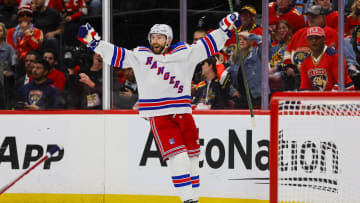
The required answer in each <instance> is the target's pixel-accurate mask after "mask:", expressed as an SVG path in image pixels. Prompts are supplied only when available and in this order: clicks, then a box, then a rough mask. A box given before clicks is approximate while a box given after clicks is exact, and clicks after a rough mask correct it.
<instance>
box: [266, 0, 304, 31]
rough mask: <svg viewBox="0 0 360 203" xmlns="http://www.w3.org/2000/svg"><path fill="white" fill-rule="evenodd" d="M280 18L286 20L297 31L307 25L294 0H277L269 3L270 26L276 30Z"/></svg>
mask: <svg viewBox="0 0 360 203" xmlns="http://www.w3.org/2000/svg"><path fill="white" fill-rule="evenodd" d="M280 20H286V21H287V22H289V24H290V25H291V29H292V30H293V32H294V33H295V32H296V31H298V30H299V29H300V28H303V27H304V26H305V19H304V16H303V15H302V14H301V13H300V12H299V11H298V10H297V9H296V8H295V7H294V5H293V0H276V2H271V3H270V4H269V28H270V30H274V29H275V26H276V24H277V23H278V22H279V21H280Z"/></svg>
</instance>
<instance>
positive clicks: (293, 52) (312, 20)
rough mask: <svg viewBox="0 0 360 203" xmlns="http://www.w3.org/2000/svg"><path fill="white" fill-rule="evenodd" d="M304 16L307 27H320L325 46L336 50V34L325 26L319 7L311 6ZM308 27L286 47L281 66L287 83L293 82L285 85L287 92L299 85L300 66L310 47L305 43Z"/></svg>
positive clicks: (297, 34) (297, 33)
mask: <svg viewBox="0 0 360 203" xmlns="http://www.w3.org/2000/svg"><path fill="white" fill-rule="evenodd" d="M306 15H307V18H308V22H309V27H315V26H319V27H322V28H323V29H324V31H325V35H326V38H325V44H326V45H327V46H329V47H333V48H337V42H338V37H337V32H336V30H335V29H333V28H331V27H329V26H327V25H325V12H324V10H323V9H322V8H321V6H319V5H313V6H311V7H310V8H308V10H307V13H306ZM309 27H304V28H302V29H300V30H298V31H297V32H296V33H295V34H294V35H293V37H292V38H291V41H290V42H289V44H288V45H287V47H286V51H285V56H284V62H283V66H284V67H285V68H286V75H287V77H288V79H289V80H288V81H293V82H290V83H289V84H286V86H288V89H289V90H294V89H298V87H299V83H298V82H297V81H298V79H299V75H298V73H299V72H300V65H301V63H302V62H303V61H304V60H305V58H306V57H307V56H308V55H309V54H310V47H309V44H308V42H307V29H308V28H309Z"/></svg>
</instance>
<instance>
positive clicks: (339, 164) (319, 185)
mask: <svg viewBox="0 0 360 203" xmlns="http://www.w3.org/2000/svg"><path fill="white" fill-rule="evenodd" d="M270 108H271V116H270V124H271V125H270V126H271V130H270V132H271V135H270V166H269V167H270V203H278V202H284V203H285V202H289V203H290V202H291V203H295V202H296V203H298V202H302V203H303V202H304V203H305V202H306V203H313V202H316V203H322V202H326V203H331V202H339V203H340V202H341V203H346V202H351V203H354V202H360V161H359V157H360V93H359V92H284V93H277V94H274V95H273V97H272V99H271V104H270Z"/></svg>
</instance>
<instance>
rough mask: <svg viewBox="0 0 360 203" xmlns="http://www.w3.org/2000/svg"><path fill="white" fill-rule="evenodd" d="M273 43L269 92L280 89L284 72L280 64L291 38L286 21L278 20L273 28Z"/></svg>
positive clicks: (289, 27) (290, 31)
mask: <svg viewBox="0 0 360 203" xmlns="http://www.w3.org/2000/svg"><path fill="white" fill-rule="evenodd" d="M274 37H275V41H274V42H273V43H272V44H271V47H270V50H269V52H270V53H269V54H270V60H269V63H270V70H269V85H270V90H280V89H282V78H283V79H285V78H284V77H283V74H284V71H283V68H282V63H283V61H284V55H285V50H286V47H287V45H288V43H289V42H290V40H291V37H292V30H291V26H290V24H289V23H288V22H287V21H286V20H280V21H279V22H278V23H277V24H276V28H275V35H274Z"/></svg>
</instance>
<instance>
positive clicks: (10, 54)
mask: <svg viewBox="0 0 360 203" xmlns="http://www.w3.org/2000/svg"><path fill="white" fill-rule="evenodd" d="M6 37H7V29H6V27H5V24H4V23H1V22H0V70H1V71H2V72H3V74H4V76H5V77H10V76H12V75H13V70H12V69H13V66H14V65H15V61H16V55H15V51H14V49H13V48H12V46H10V45H9V44H8V43H6Z"/></svg>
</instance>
